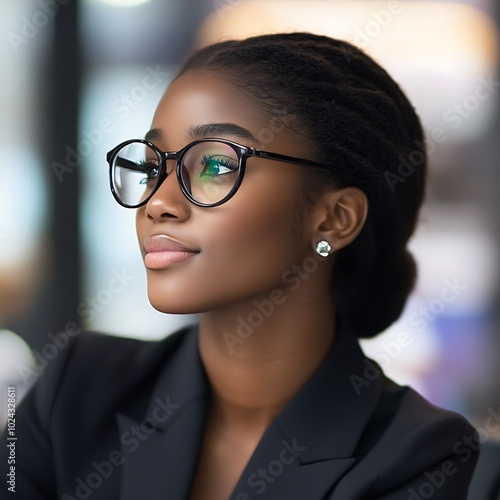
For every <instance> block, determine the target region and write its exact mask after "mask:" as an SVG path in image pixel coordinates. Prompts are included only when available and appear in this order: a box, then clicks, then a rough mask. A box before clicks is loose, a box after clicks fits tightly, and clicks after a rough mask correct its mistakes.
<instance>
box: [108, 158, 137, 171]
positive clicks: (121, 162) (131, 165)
mask: <svg viewBox="0 0 500 500" xmlns="http://www.w3.org/2000/svg"><path fill="white" fill-rule="evenodd" d="M108 161H109V160H108ZM116 164H117V165H118V166H120V167H122V168H127V169H128V170H135V171H136V172H144V167H139V165H137V163H135V162H134V161H130V160H127V159H126V158H123V157H121V156H117V157H116Z"/></svg>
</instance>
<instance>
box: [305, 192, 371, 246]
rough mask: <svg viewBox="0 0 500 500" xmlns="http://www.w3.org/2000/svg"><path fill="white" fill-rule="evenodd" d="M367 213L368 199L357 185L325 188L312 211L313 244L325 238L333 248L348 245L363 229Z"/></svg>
mask: <svg viewBox="0 0 500 500" xmlns="http://www.w3.org/2000/svg"><path fill="white" fill-rule="evenodd" d="M367 215H368V198H367V196H366V194H365V193H364V191H362V190H361V189H359V188H356V187H346V188H341V189H336V190H328V191H325V192H324V193H323V194H322V195H321V196H320V198H319V199H318V201H317V202H316V204H315V208H314V210H313V217H314V220H313V223H314V227H313V235H314V237H315V238H316V239H315V241H312V242H311V243H312V245H313V247H316V244H317V243H318V242H319V241H321V240H326V241H328V243H329V244H330V245H331V247H332V249H333V251H337V250H340V249H341V248H343V247H345V246H347V245H349V243H351V242H352V241H354V240H355V239H356V237H357V236H358V234H359V233H360V232H361V230H362V229H363V226H364V224H365V221H366V217H367Z"/></svg>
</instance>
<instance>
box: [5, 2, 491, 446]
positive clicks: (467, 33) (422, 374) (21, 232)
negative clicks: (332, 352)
mask: <svg viewBox="0 0 500 500" xmlns="http://www.w3.org/2000/svg"><path fill="white" fill-rule="evenodd" d="M499 21H500V9H499V6H498V4H496V3H495V2H494V1H493V0H475V1H473V0H470V1H466V0H464V1H461V2H440V1H431V2H415V1H413V2H412V1H352V0H349V1H347V0H346V1H341V0H339V1H336V0H314V1H311V0H309V1H305V0H267V1H257V0H248V1H247V0H150V1H147V0H80V1H78V2H77V1H76V0H69V1H67V0H65V1H63V0H59V1H58V2H56V1H55V0H19V1H17V2H4V4H2V7H1V16H0V26H1V31H0V32H1V40H2V41H1V44H0V54H1V60H2V66H3V72H2V77H1V78H0V114H1V122H0V132H1V133H0V379H2V380H3V383H13V382H16V383H17V384H18V387H19V388H20V390H21V391H22V390H23V387H27V386H28V383H29V382H31V381H32V378H33V377H31V374H32V373H35V372H37V370H38V368H37V367H38V366H41V364H43V359H47V358H50V356H51V355H52V352H53V351H52V350H51V349H52V348H51V347H50V346H51V345H54V343H55V340H54V339H55V338H56V335H57V334H58V332H61V331H64V329H65V328H68V323H70V324H71V323H72V322H77V323H79V324H81V325H82V327H84V328H88V329H96V330H100V331H105V332H108V333H110V334H114V335H125V336H134V337H140V338H145V339H155V338H159V337H162V336H164V335H165V334H167V333H169V332H171V331H173V330H175V329H176V328H177V327H178V326H179V325H180V324H182V323H184V322H190V321H193V318H186V317H174V316H168V315H164V314H160V313H158V312H156V311H155V310H154V309H153V308H152V307H151V306H150V305H149V303H148V301H147V296H146V284H145V273H144V270H143V265H142V261H141V259H140V254H139V249H138V244H137V242H136V238H135V229H134V213H133V211H130V210H125V209H122V208H121V207H119V206H118V204H116V202H115V201H114V200H113V198H112V196H111V193H110V191H109V187H108V169H107V163H106V161H105V155H106V152H107V151H108V150H110V149H111V148H112V147H114V146H115V145H116V144H118V143H119V142H121V141H123V140H125V139H129V138H133V137H142V136H143V135H144V133H145V132H146V131H147V130H148V128H149V124H150V122H151V118H152V115H153V111H154V109H155V105H156V103H157V101H158V99H159V98H160V96H161V94H162V92H163V90H164V89H165V87H166V86H167V85H168V83H169V81H170V80H171V79H172V77H173V76H174V75H175V71H176V68H177V67H178V65H179V62H180V61H181V60H182V59H183V58H184V57H185V56H186V54H188V53H189V52H190V51H191V50H193V48H194V47H197V46H200V45H203V44H206V43H209V42H212V41H215V40H218V39H219V38H220V37H244V36H247V35H250V34H257V33H261V32H264V31H282V30H309V31H315V32H318V33H324V34H327V35H331V36H337V37H339V38H344V39H347V40H350V41H351V42H353V43H355V44H357V45H359V46H361V47H362V48H363V49H365V50H366V51H367V52H368V53H370V54H372V55H373V56H374V57H376V58H377V59H378V60H379V61H380V62H381V63H382V65H383V66H385V67H386V68H387V69H388V70H389V72H390V73H391V74H392V75H393V77H394V78H395V79H396V80H397V81H398V82H399V83H400V84H401V86H402V87H403V89H404V90H405V91H406V92H407V94H408V95H409V97H410V99H411V100H412V102H413V103H414V104H415V106H416V108H417V110H418V112H419V114H420V116H421V118H422V120H423V123H424V127H425V129H426V131H427V135H428V149H429V153H430V184H429V190H428V199H427V204H426V207H425V209H424V211H423V214H422V222H421V225H420V229H419V231H418V234H417V235H416V237H415V238H414V239H413V241H412V245H411V246H412V249H413V251H414V253H415V255H416V257H417V259H418V262H419V265H420V278H419V282H418V286H417V289H416V290H415V293H414V294H413V295H412V298H411V300H410V301H409V303H408V306H407V308H406V311H405V313H404V314H403V316H402V318H401V319H400V321H398V323H397V324H395V325H394V326H393V327H391V328H390V329H389V330H388V331H387V332H385V333H384V334H383V335H381V336H380V337H379V338H377V339H376V340H373V341H369V342H364V343H363V347H364V349H365V350H366V352H368V353H369V354H370V355H371V356H373V357H374V358H375V359H377V360H378V361H379V363H381V364H382V366H383V367H384V368H385V369H386V371H387V372H388V373H389V374H390V375H391V376H392V377H393V378H395V379H396V380H398V381H400V382H402V383H407V382H408V383H411V384H413V385H414V386H416V387H417V388H418V389H419V390H420V391H421V392H422V393H423V394H424V395H426V396H427V397H428V398H429V399H430V400H431V401H433V402H435V403H436V404H439V405H441V406H444V407H447V408H450V409H454V410H457V411H460V412H462V413H463V414H465V415H466V416H467V417H468V418H470V419H471V420H472V421H473V422H474V423H475V424H476V425H477V426H478V427H482V425H483V423H484V422H485V420H486V419H487V418H488V416H489V414H490V413H489V412H491V411H498V408H499V407H500V363H499V362H498V360H499V358H500V316H499V314H498V310H499V307H498V306H499V305H500V288H499V286H498V282H499V279H498V278H499V275H500V268H499V255H500V227H499V224H498V213H499V211H500V196H499V188H500V168H499V162H500V141H499V138H500V114H499V97H500V83H499V82H500V75H499V71H498V64H497V62H498V39H499V38H498V26H499ZM117 283H118V286H117ZM112 284H113V285H112ZM117 289H119V291H117ZM69 328H71V326H70V327H69ZM28 346H29V347H28ZM56 348H57V345H56ZM30 349H31V350H32V353H34V354H35V358H32V357H30ZM36 353H38V354H39V355H40V356H38V360H37V357H36ZM41 360H42V361H41ZM30 363H34V364H33V365H30ZM37 363H38V364H37ZM29 366H34V367H35V368H34V369H33V370H34V372H30V371H29V370H27V369H26V367H29ZM20 367H22V369H21V370H20ZM3 399H5V398H3ZM498 428H499V429H500V425H499V427H498ZM484 432H486V433H488V432H489V434H491V435H485V434H484V433H483V439H488V438H490V437H491V438H493V437H494V434H495V432H493V431H484Z"/></svg>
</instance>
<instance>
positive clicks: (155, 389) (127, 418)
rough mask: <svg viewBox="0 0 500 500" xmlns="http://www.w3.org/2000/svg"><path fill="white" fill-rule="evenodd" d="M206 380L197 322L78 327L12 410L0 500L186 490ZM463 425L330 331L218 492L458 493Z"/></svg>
mask: <svg viewBox="0 0 500 500" xmlns="http://www.w3.org/2000/svg"><path fill="white" fill-rule="evenodd" d="M269 383H272V380H270V381H269ZM207 389H208V386H207V380H206V376H205V372H204V369H203V365H202V364H201V360H200V358H199V352H198V329H197V327H190V328H187V329H183V330H180V331H179V332H177V333H175V334H173V335H170V336H168V337H166V338H165V339H164V340H162V341H160V342H143V341H138V340H132V339H119V338H115V337H109V336H104V335H99V334H83V335H81V336H80V337H79V338H78V339H77V340H76V341H75V342H73V343H72V345H71V346H68V347H65V348H64V349H62V351H61V353H60V354H59V356H58V357H57V358H55V359H54V360H52V361H51V362H50V364H49V367H48V368H47V370H46V372H45V374H44V376H43V377H42V378H41V379H40V380H39V381H38V382H37V384H36V385H35V387H34V388H33V389H32V390H31V391H30V393H29V394H28V395H27V396H26V397H25V399H24V400H23V403H22V404H21V405H20V408H19V409H18V412H17V422H16V424H17V429H16V432H17V437H18V440H17V448H16V492H17V496H15V497H14V496H13V495H12V496H10V495H8V492H7V487H8V485H6V484H5V478H6V475H5V473H2V474H1V476H0V483H1V489H0V498H19V499H23V500H42V499H44V500H45V499H50V500H53V499H65V500H74V499H86V498H89V499H90V500H113V499H120V500H143V499H148V500H149V499H150V500H160V499H161V500H165V499H168V500H186V499H188V497H189V492H190V488H191V485H192V482H193V477H194V473H195V469H196V465H197V459H198V454H199V450H200V444H201V439H202V435H203V428H204V420H205V412H206V404H207ZM473 433H474V430H473V428H472V427H471V426H470V425H469V424H468V423H467V421H466V420H465V419H464V418H462V417H461V416H459V415H457V414H454V413H451V412H448V411H445V410H441V409H439V408H436V407H434V406H432V405H431V404H429V403H428V402H427V401H426V400H425V399H423V398H422V397H421V396H419V395H418V394H417V393H416V392H415V391H413V390H412V389H410V388H408V387H400V386H398V385H396V384H395V383H393V382H392V381H390V380H389V379H387V378H386V377H385V376H384V375H383V374H382V372H381V371H380V368H378V366H377V365H376V364H375V363H373V362H371V361H369V360H367V359H366V358H365V357H364V355H363V353H362V351H361V349H360V347H359V345H358V343H357V342H356V340H355V339H354V337H353V336H351V335H349V334H348V333H347V332H339V333H338V334H337V338H336V340H335V342H334V343H333V346H332V349H331V350H330V352H329V353H328V355H327V357H326V358H325V360H324V361H323V363H322V364H321V365H320V367H319V368H318V370H317V371H316V373H315V374H314V375H313V376H312V377H311V379H309V380H308V381H307V382H306V383H305V385H304V386H303V387H302V388H301V389H300V391H299V392H298V393H297V394H296V395H295V397H294V398H292V400H291V401H290V402H289V403H288V404H287V406H286V407H285V408H284V410H283V411H282V412H281V413H280V415H278V417H276V419H275V420H274V422H273V423H272V424H271V425H270V426H269V428H268V429H267V431H266V432H265V434H264V436H263V437H262V439H261V441H260V443H259V445H258V446H257V449H256V450H255V452H254V454H253V455H252V457H251V459H250V461H249V462H248V464H247V466H246V468H245V470H244V472H243V473H242V475H241V477H240V479H239V481H238V484H237V485H236V487H235V489H234V491H233V493H232V495H231V497H230V498H231V500H244V499H262V500H264V499H266V500H267V499H273V500H295V499H297V500H299V499H300V500H319V499H329V500H354V499H364V498H372V499H386V500H393V499H394V500H395V499H398V500H399V499H405V500H406V499H408V500H419V499H427V498H432V499H433V500H440V499H447V500H449V499H450V500H451V499H452V500H460V499H465V498H466V497H467V489H468V484H469V481H470V479H471V476H472V473H473V470H474V466H475V463H476V460H477V451H475V450H477V446H475V444H476V443H477V442H476V441H475V440H474V439H473V437H472V436H473ZM5 451H6V447H5V436H4V437H3V439H2V451H1V453H2V455H3V454H5ZM4 464H6V457H4V456H2V466H3V465H4ZM221 500H223V499H221Z"/></svg>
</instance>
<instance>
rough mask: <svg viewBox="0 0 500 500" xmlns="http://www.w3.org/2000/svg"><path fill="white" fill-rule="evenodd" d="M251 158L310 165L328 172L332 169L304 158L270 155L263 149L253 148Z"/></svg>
mask: <svg viewBox="0 0 500 500" xmlns="http://www.w3.org/2000/svg"><path fill="white" fill-rule="evenodd" d="M250 151H251V153H250V154H251V156H259V157H261V158H269V159H270V160H277V161H285V162H288V163H295V164H297V165H308V166H311V167H318V168H323V169H326V170H331V169H332V167H331V166H330V165H326V164H325V163H320V162H317V161H313V160H304V159H303V158H295V157H294V156H287V155H282V154H278V153H269V152H268V151H262V150H261V149H254V148H252V149H251V150H250Z"/></svg>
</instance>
